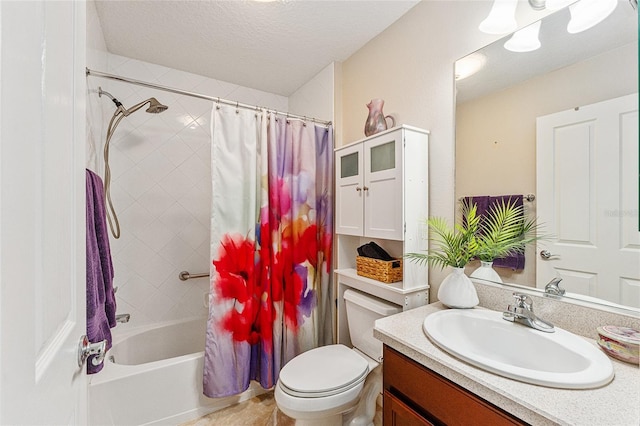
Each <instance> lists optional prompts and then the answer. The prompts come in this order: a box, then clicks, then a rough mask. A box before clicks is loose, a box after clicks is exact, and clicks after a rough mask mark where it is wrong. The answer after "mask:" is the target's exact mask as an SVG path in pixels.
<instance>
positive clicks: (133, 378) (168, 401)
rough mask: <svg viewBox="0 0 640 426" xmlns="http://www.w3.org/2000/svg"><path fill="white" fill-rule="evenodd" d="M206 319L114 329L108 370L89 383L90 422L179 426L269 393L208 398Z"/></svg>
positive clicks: (256, 387) (253, 387)
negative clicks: (204, 385)
mask: <svg viewBox="0 0 640 426" xmlns="http://www.w3.org/2000/svg"><path fill="white" fill-rule="evenodd" d="M205 329H206V317H199V318H190V319H186V320H179V321H171V322H164V323H159V324H153V325H149V326H144V327H138V328H136V329H132V330H131V331H127V332H125V333H118V331H117V327H116V329H114V330H113V331H114V336H113V347H112V348H111V349H110V350H109V352H108V353H107V360H106V361H105V366H104V368H103V369H102V371H101V372H99V373H98V374H94V375H91V376H90V378H89V380H90V384H89V420H90V424H91V425H92V426H96V425H117V426H124V425H177V424H180V423H182V422H186V421H189V420H194V419H197V418H198V417H201V416H203V415H205V414H208V413H212V412H214V411H217V410H220V409H222V408H225V407H228V406H230V405H233V404H235V403H238V402H241V401H244V400H247V399H250V398H252V397H254V396H256V395H259V394H261V393H264V392H265V391H264V390H263V389H262V388H261V387H260V386H259V385H258V384H256V383H254V382H252V383H251V386H250V387H249V389H248V390H246V391H245V392H243V393H242V394H240V395H235V396H231V397H225V398H207V397H206V396H204V395H203V394H202V368H203V365H204V344H205Z"/></svg>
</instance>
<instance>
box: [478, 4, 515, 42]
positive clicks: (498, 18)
mask: <svg viewBox="0 0 640 426" xmlns="http://www.w3.org/2000/svg"><path fill="white" fill-rule="evenodd" d="M517 5H518V0H494V2H493V6H491V12H489V16H487V17H486V19H485V20H484V21H482V22H480V25H479V26H478V29H479V30H480V31H482V32H483V33H487V34H507V33H510V32H512V31H514V30H515V29H516V28H517V27H518V24H517V23H516V18H515V14H516V6H517Z"/></svg>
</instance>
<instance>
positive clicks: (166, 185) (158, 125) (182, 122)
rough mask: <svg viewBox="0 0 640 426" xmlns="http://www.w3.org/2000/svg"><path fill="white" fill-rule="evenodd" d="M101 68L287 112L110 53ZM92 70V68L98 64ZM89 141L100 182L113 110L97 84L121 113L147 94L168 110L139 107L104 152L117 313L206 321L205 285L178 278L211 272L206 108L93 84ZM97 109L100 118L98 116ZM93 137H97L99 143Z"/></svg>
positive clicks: (273, 98) (250, 93) (249, 94)
mask: <svg viewBox="0 0 640 426" xmlns="http://www.w3.org/2000/svg"><path fill="white" fill-rule="evenodd" d="M107 56H108V65H107V67H106V69H97V68H96V70H98V71H106V72H109V73H112V74H117V75H121V76H125V77H130V78H133V79H136V80H142V81H147V82H152V83H157V84H160V85H163V86H169V87H175V88H180V89H184V90H188V91H192V92H198V93H202V94H206V95H209V96H214V97H221V98H223V99H229V100H234V101H238V102H242V103H247V104H252V105H260V106H265V107H269V108H273V109H277V110H279V111H287V109H288V99H287V98H286V97H283V96H278V95H274V94H271V93H265V92H262V91H259V90H254V89H250V88H247V87H240V86H237V85H234V84H230V83H226V82H222V81H217V80H213V79H210V78H206V77H203V76H199V75H195V74H190V73H187V72H183V71H179V70H174V69H170V68H166V67H162V66H159V65H155V64H150V63H146V62H142V61H138V60H135V59H130V58H125V57H122V56H117V55H112V54H108V55H107ZM99 65H100V63H99V62H98V65H94V67H97V66H99ZM89 86H90V92H89V101H88V104H89V105H90V109H91V110H92V111H94V113H90V114H88V120H89V127H90V129H91V133H92V134H93V137H90V138H89V144H90V145H91V146H92V149H91V151H92V152H95V160H93V161H92V160H91V159H89V160H88V165H89V166H90V167H92V168H94V169H95V170H96V171H97V172H98V173H100V174H101V175H102V176H104V174H103V166H102V161H103V160H102V158H103V156H102V149H103V146H104V139H105V136H106V128H107V124H108V121H109V120H110V119H111V115H112V114H113V112H114V111H115V106H114V105H113V103H112V102H111V101H110V100H109V99H108V98H107V97H102V98H98V96H97V87H98V86H101V87H102V88H103V89H104V90H107V91H108V92H110V93H111V94H112V95H113V96H115V97H116V98H117V99H118V100H119V101H120V102H122V103H123V104H124V106H125V108H129V107H131V106H132V105H135V104H137V103H138V102H141V101H143V100H146V99H148V98H149V97H156V98H157V99H158V100H159V101H160V102H162V103H164V104H165V105H167V106H169V109H168V110H167V111H165V112H163V113H161V114H148V113H146V112H145V111H144V108H143V109H141V110H139V111H138V112H136V113H134V114H132V115H131V116H129V117H126V118H124V119H123V120H122V121H121V122H120V124H119V126H118V127H117V129H116V131H115V133H114V136H113V139H112V140H111V147H110V154H109V159H110V167H111V171H112V183H111V196H112V198H113V202H114V206H115V209H116V212H117V214H118V218H119V220H120V227H121V237H120V239H118V240H115V239H113V238H112V239H111V250H112V256H113V259H114V269H115V278H114V285H115V286H117V287H118V292H117V294H116V296H117V303H118V312H119V313H130V314H131V320H130V322H129V323H128V324H126V325H124V324H123V325H121V327H127V328H128V327H134V326H136V325H141V324H144V323H149V322H156V321H164V320H169V319H177V318H184V317H189V316H194V315H206V314H207V309H206V308H205V306H204V300H205V295H206V293H207V292H208V290H209V281H208V279H206V278H202V279H193V280H189V281H180V280H179V279H178V273H179V272H180V271H183V270H187V271H189V272H191V273H201V272H208V271H209V262H210V260H209V211H210V201H211V194H210V191H211V184H210V159H209V155H210V150H209V147H210V137H211V136H210V128H209V126H210V116H209V115H210V113H211V105H212V104H211V102H209V101H206V100H202V99H197V98H193V97H188V96H183V95H178V94H174V93H170V92H165V91H160V90H153V89H148V88H144V87H141V86H135V85H132V84H128V83H122V82H117V81H110V80H105V79H100V78H97V77H89ZM101 112H102V114H101ZM96 135H99V137H98V136H96Z"/></svg>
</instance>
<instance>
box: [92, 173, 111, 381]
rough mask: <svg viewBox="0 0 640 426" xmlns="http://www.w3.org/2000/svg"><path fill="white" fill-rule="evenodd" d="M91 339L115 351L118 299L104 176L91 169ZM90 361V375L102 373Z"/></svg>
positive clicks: (98, 366) (100, 368) (99, 368)
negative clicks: (114, 329) (105, 344)
mask: <svg viewBox="0 0 640 426" xmlns="http://www.w3.org/2000/svg"><path fill="white" fill-rule="evenodd" d="M86 191H87V193H86V196H87V218H86V219H87V253H86V256H87V337H88V338H89V341H90V342H91V343H96V342H100V341H102V340H105V339H106V341H107V349H109V348H111V328H112V327H115V326H116V299H115V295H114V291H113V264H112V263H111V249H110V247H109V234H108V229H107V222H106V219H105V208H104V191H103V185H102V179H100V176H98V175H97V174H95V173H93V172H92V171H91V170H87V173H86ZM94 357H95V355H92V356H90V357H89V359H88V360H87V373H88V374H95V373H97V372H99V371H100V370H102V367H103V365H104V364H103V363H101V364H100V365H97V366H94V365H93V364H91V360H92V359H93V358H94Z"/></svg>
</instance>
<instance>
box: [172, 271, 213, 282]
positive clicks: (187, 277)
mask: <svg viewBox="0 0 640 426" xmlns="http://www.w3.org/2000/svg"><path fill="white" fill-rule="evenodd" d="M208 276H209V273H208V272H205V273H203V274H190V273H189V272H187V271H182V272H180V273H179V274H178V278H180V281H186V280H190V279H191V278H204V277H208Z"/></svg>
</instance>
